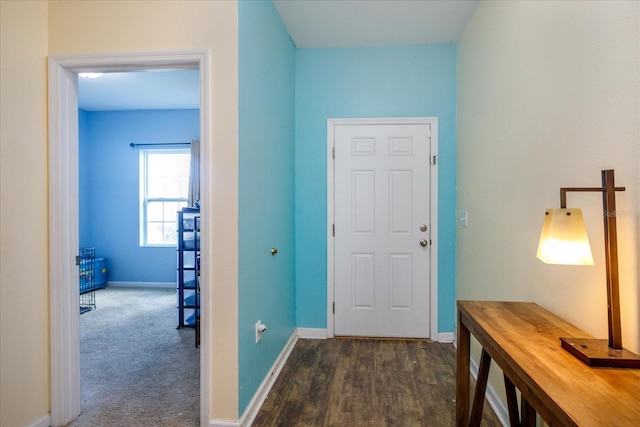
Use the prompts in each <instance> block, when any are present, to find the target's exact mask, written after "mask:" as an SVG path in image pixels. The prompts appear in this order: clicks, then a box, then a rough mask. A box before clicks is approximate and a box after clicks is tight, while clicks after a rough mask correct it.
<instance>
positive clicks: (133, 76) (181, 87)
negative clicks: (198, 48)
mask: <svg viewBox="0 0 640 427" xmlns="http://www.w3.org/2000/svg"><path fill="white" fill-rule="evenodd" d="M78 106H79V107H80V108H81V109H83V110H87V111H115V110H167V109H188V108H200V76H199V72H198V70H185V69H175V70H158V69H156V70H147V71H127V72H120V73H104V74H103V75H102V76H100V77H99V78H96V79H87V78H83V77H78Z"/></svg>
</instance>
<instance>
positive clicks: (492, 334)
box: [456, 301, 640, 427]
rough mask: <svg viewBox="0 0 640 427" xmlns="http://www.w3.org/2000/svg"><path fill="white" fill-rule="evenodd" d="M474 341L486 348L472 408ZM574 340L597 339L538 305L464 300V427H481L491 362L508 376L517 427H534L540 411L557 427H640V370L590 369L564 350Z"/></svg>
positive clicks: (460, 385) (460, 411)
mask: <svg viewBox="0 0 640 427" xmlns="http://www.w3.org/2000/svg"><path fill="white" fill-rule="evenodd" d="M471 335H473V336H474V337H475V338H476V339H477V340H478V342H479V343H480V345H481V346H482V356H481V360H480V366H479V369H478V380H477V385H476V391H475V394H474V399H473V403H472V404H470V394H469V393H470V390H469V386H470V379H469V365H470V338H471ZM567 336H570V337H585V338H590V336H589V335H588V334H587V333H585V332H584V331H582V330H580V329H578V328H577V327H575V326H573V325H571V324H570V323H568V322H566V321H565V320H563V319H561V318H560V317H558V316H556V315H554V314H553V313H550V312H549V311H547V310H545V309H543V308H542V307H540V306H538V305H536V304H534V303H526V302H497V301H458V355H457V385H456V424H457V426H458V427H462V426H465V427H466V426H479V425H480V418H481V416H482V408H483V403H484V392H485V389H486V384H487V377H488V373H489V365H490V363H491V360H494V361H495V362H496V363H497V364H498V366H499V367H500V369H502V371H503V372H504V380H505V388H506V392H507V406H508V410H509V419H510V423H511V425H512V426H518V425H522V426H534V425H535V422H536V421H535V419H536V412H537V413H538V414H540V416H541V417H542V419H543V420H545V421H546V422H547V423H548V424H549V425H550V426H620V427H628V426H637V425H638V426H640V369H618V368H594V367H589V366H587V365H585V364H584V363H582V362H581V361H580V360H578V359H577V358H575V357H574V356H572V355H571V354H570V353H568V352H567V351H566V350H564V349H563V348H562V347H561V345H560V340H559V338H560V337H567ZM516 388H517V389H518V390H519V391H520V393H521V395H522V399H521V407H520V411H519V410H518V406H517V401H516V391H515V390H516ZM470 410H471V413H470Z"/></svg>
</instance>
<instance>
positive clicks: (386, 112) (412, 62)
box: [295, 45, 456, 332]
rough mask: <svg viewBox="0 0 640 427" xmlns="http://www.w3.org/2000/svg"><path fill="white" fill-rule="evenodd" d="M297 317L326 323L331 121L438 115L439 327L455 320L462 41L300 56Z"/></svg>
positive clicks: (315, 324)
mask: <svg viewBox="0 0 640 427" xmlns="http://www.w3.org/2000/svg"><path fill="white" fill-rule="evenodd" d="M295 94H296V132H295V136H296V163H295V164H296V171H295V174H296V175H295V176H296V190H295V195H296V197H295V210H296V228H295V230H296V249H297V250H296V306H297V308H296V316H297V325H298V326H299V327H308V328H325V327H326V326H327V315H326V310H327V308H326V300H327V262H326V259H327V237H326V236H327V228H326V227H327V159H326V157H327V154H326V144H327V119H329V118H359V117H418V116H422V117H438V131H439V140H438V148H439V157H440V158H439V168H438V192H439V201H438V203H439V205H438V216H439V218H438V219H439V228H438V235H439V239H440V241H439V244H438V257H439V258H438V260H439V262H438V282H439V283H438V286H439V287H438V315H439V319H438V330H439V331H441V332H452V331H453V330H454V319H455V242H456V236H455V233H456V195H455V191H456V161H455V160H456V46H455V45H421V46H402V47H384V48H345V49H299V50H298V51H297V54H296V92H295Z"/></svg>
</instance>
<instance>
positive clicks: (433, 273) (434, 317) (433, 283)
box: [326, 117, 446, 342]
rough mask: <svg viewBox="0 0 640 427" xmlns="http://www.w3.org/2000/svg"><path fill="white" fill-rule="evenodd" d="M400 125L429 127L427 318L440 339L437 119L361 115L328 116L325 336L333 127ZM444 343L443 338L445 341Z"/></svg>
mask: <svg viewBox="0 0 640 427" xmlns="http://www.w3.org/2000/svg"><path fill="white" fill-rule="evenodd" d="M391 124H394V125H402V124H425V125H430V128H431V152H430V158H431V159H432V158H434V157H435V159H436V162H431V167H430V180H431V186H430V194H431V204H430V205H431V211H430V220H431V224H432V226H431V242H432V244H431V251H430V254H431V259H430V260H429V263H430V268H429V269H430V277H429V282H430V283H429V286H430V291H429V297H430V307H429V311H430V319H429V338H431V339H432V340H439V339H440V337H439V334H438V163H439V162H438V161H437V156H438V118H437V117H391V118H386V117H383V118H363V119H327V335H326V337H327V338H331V337H333V336H334V333H335V317H334V316H335V315H334V312H333V302H334V295H335V292H334V285H335V261H334V258H335V247H334V242H335V238H334V236H333V227H332V225H333V224H334V223H335V205H334V197H335V186H334V182H335V175H334V173H335V167H334V159H333V147H334V142H335V127H336V126H338V125H391ZM445 342H446V341H445Z"/></svg>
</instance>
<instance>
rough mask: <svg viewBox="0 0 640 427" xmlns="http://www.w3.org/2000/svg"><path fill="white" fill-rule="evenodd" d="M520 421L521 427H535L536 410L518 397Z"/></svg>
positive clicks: (522, 398)
mask: <svg viewBox="0 0 640 427" xmlns="http://www.w3.org/2000/svg"><path fill="white" fill-rule="evenodd" d="M520 421H521V425H522V427H535V425H536V410H535V409H533V406H531V404H530V403H529V402H528V401H527V400H526V399H525V398H524V397H522V396H520Z"/></svg>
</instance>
